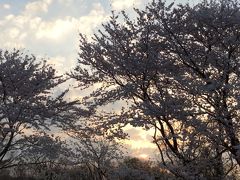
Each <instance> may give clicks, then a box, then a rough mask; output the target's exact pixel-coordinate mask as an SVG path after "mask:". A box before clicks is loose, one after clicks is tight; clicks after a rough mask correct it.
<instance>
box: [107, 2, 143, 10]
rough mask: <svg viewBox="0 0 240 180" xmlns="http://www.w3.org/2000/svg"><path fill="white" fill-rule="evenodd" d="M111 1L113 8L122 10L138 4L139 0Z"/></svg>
mask: <svg viewBox="0 0 240 180" xmlns="http://www.w3.org/2000/svg"><path fill="white" fill-rule="evenodd" d="M111 3H112V8H113V9H114V10H123V9H128V8H132V7H136V6H139V5H140V4H141V0H112V1H111Z"/></svg>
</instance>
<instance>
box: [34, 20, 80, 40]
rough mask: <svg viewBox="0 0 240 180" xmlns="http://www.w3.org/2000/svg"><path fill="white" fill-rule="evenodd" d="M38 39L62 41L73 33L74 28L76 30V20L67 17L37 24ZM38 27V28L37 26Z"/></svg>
mask: <svg viewBox="0 0 240 180" xmlns="http://www.w3.org/2000/svg"><path fill="white" fill-rule="evenodd" d="M37 24H38V27H37V32H36V37H37V39H42V38H47V39H53V40H61V39H62V38H64V36H65V35H66V34H68V33H69V32H71V30H72V29H74V27H75V28H76V19H75V18H72V17H66V18H64V19H57V20H55V21H52V22H39V21H38V22H36V25H37ZM35 27H36V26H35Z"/></svg>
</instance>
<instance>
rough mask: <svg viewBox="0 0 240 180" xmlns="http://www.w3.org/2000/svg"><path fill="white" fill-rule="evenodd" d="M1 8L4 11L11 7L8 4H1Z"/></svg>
mask: <svg viewBox="0 0 240 180" xmlns="http://www.w3.org/2000/svg"><path fill="white" fill-rule="evenodd" d="M3 8H4V9H10V8H11V6H10V4H3Z"/></svg>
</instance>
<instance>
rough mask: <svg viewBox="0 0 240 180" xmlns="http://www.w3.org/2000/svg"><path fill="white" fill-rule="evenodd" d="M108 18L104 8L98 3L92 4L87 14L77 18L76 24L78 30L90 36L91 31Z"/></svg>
mask: <svg viewBox="0 0 240 180" xmlns="http://www.w3.org/2000/svg"><path fill="white" fill-rule="evenodd" d="M107 19H108V14H107V13H106V12H105V11H104V8H103V7H102V6H101V4H100V3H96V4H93V9H92V10H91V11H90V13H89V14H88V15H87V16H82V17H80V18H79V21H78V26H79V28H78V29H79V32H81V33H83V34H85V35H86V36H88V37H90V36H91V35H92V34H93V31H94V30H96V28H97V27H99V25H101V24H102V23H103V22H104V21H106V20H107Z"/></svg>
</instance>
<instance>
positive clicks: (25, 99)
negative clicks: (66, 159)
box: [0, 50, 78, 169]
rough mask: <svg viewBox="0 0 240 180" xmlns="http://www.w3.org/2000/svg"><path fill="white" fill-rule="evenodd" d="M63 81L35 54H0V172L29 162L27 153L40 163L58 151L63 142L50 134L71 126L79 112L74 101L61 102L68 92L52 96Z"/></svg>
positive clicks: (8, 52) (16, 52)
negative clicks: (54, 129) (56, 129)
mask: <svg viewBox="0 0 240 180" xmlns="http://www.w3.org/2000/svg"><path fill="white" fill-rule="evenodd" d="M64 81H65V79H64V78H63V77H61V76H56V75H55V69H53V68H52V67H51V66H50V65H48V64H47V63H46V61H41V60H37V59H36V57H35V56H34V55H24V54H23V53H22V52H21V51H19V50H13V51H3V50H1V51H0V169H2V168H7V167H12V166H15V165H19V163H20V164H24V163H31V162H29V159H30V158H29V157H30V156H29V154H32V156H33V157H35V158H39V159H38V163H39V162H40V159H41V160H44V157H48V158H50V159H51V157H49V156H48V155H50V154H51V155H53V154H54V153H50V152H52V151H51V150H53V149H54V148H55V149H56V148H57V149H58V151H57V152H60V151H61V150H60V147H61V144H62V143H60V141H59V139H58V138H56V137H54V136H50V135H49V132H50V130H51V129H52V128H53V126H54V127H55V128H57V127H60V128H61V129H63V130H64V129H67V127H69V126H71V125H73V124H74V122H75V121H76V120H77V118H76V117H75V115H74V114H76V113H77V112H78V108H77V106H76V103H77V102H76V101H71V102H67V101H66V100H65V99H64V97H65V94H66V93H67V91H63V92H61V93H56V92H55V93H54V88H56V87H57V86H59V85H60V84H62V83H63V82H64ZM34 153H35V154H34ZM55 154H57V153H56V152H55ZM23 159H24V160H25V161H26V162H23Z"/></svg>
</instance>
